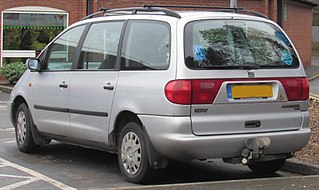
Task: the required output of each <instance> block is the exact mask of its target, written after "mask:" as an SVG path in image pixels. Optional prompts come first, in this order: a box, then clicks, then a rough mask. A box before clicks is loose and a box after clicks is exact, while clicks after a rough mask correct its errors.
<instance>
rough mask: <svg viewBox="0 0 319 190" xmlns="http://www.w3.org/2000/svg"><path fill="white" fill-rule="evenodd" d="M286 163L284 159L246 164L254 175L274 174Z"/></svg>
mask: <svg viewBox="0 0 319 190" xmlns="http://www.w3.org/2000/svg"><path fill="white" fill-rule="evenodd" d="M285 162H286V159H278V160H271V161H265V162H254V163H251V164H248V167H249V168H250V169H251V170H252V171H253V172H255V173H265V174H267V173H274V172H276V171H278V170H280V169H281V168H282V167H283V166H284V164H285Z"/></svg>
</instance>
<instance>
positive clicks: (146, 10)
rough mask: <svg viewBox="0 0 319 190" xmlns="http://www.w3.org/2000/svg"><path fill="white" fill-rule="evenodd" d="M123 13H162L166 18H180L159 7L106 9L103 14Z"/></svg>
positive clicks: (170, 11) (172, 12)
mask: <svg viewBox="0 0 319 190" xmlns="http://www.w3.org/2000/svg"><path fill="white" fill-rule="evenodd" d="M123 11H132V14H136V13H137V12H163V13H165V15H167V16H171V17H175V18H181V16H180V15H179V14H178V13H176V12H175V11H172V10H169V9H165V8H161V7H144V6H142V7H132V8H119V9H108V10H106V11H105V12H104V13H114V12H123Z"/></svg>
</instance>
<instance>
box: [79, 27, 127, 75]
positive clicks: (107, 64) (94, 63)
mask: <svg viewBox="0 0 319 190" xmlns="http://www.w3.org/2000/svg"><path fill="white" fill-rule="evenodd" d="M122 27H123V22H106V23H96V24H93V25H92V26H91V28H90V31H89V32H88V34H87V37H86V39H85V41H84V44H83V47H82V50H81V57H83V60H82V65H83V69H87V70H98V69H114V68H115V63H116V58H117V50H118V44H119V40H120V36H121V31H122Z"/></svg>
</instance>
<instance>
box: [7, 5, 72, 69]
mask: <svg viewBox="0 0 319 190" xmlns="http://www.w3.org/2000/svg"><path fill="white" fill-rule="evenodd" d="M29 9H30V10H33V11H32V12H31V11H30V10H28V7H20V8H14V9H9V10H5V11H3V12H2V18H3V19H2V25H1V26H2V27H1V28H2V38H1V39H2V41H1V43H2V46H1V47H2V51H1V56H2V58H3V59H1V60H2V62H1V66H2V65H3V64H6V63H9V61H11V60H12V59H9V58H12V57H15V58H19V57H20V58H28V57H35V56H36V50H42V49H44V48H45V46H46V45H47V44H48V43H49V42H50V41H51V40H52V39H53V38H55V37H56V36H57V35H58V34H59V33H60V32H61V31H63V30H64V29H65V28H66V27H67V24H68V23H67V20H68V18H67V17H68V14H67V13H66V12H64V11H62V10H57V9H51V8H47V7H37V8H34V7H30V8H29ZM34 10H37V12H35V11H34ZM40 11H41V12H40ZM22 60H24V59H22Z"/></svg>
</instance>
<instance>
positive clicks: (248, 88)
mask: <svg viewBox="0 0 319 190" xmlns="http://www.w3.org/2000/svg"><path fill="white" fill-rule="evenodd" d="M230 87H231V88H228V89H229V90H230V92H229V91H228V97H230V98H234V99H236V98H268V97H272V96H273V91H272V85H271V84H261V85H231V86H230ZM230 94H231V95H230ZM229 95H230V96H229Z"/></svg>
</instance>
